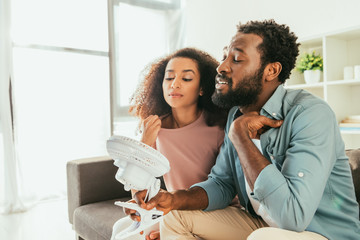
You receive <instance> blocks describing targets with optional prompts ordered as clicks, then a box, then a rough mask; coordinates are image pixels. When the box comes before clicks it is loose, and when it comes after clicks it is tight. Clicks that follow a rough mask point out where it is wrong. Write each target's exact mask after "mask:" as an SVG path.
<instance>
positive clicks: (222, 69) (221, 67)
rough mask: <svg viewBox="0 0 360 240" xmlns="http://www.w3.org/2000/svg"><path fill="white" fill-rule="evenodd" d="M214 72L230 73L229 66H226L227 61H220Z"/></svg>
mask: <svg viewBox="0 0 360 240" xmlns="http://www.w3.org/2000/svg"><path fill="white" fill-rule="evenodd" d="M216 71H217V72H218V73H227V72H230V67H229V64H228V61H227V59H225V60H224V61H222V62H221V63H220V65H219V66H218V67H217V68H216Z"/></svg>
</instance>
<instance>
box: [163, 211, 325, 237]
mask: <svg viewBox="0 0 360 240" xmlns="http://www.w3.org/2000/svg"><path fill="white" fill-rule="evenodd" d="M160 232H161V233H160V236H161V239H166V240H185V239H206V240H232V239H236V240H240V239H244V240H245V239H248V240H258V239H276V240H282V239H299V240H300V239H301V240H315V239H316V240H324V239H326V238H324V237H323V236H321V235H319V234H316V233H313V232H307V231H305V232H301V233H297V232H292V231H287V230H283V229H279V228H270V227H268V225H267V224H266V223H265V222H264V221H263V220H262V219H257V218H253V217H252V216H251V215H250V214H249V213H248V212H246V211H244V210H241V209H240V208H236V207H231V206H230V207H227V208H225V209H221V210H215V211H209V212H204V211H199V210H196V211H171V212H170V213H168V214H167V215H166V216H165V217H164V221H163V222H162V223H161V225H160Z"/></svg>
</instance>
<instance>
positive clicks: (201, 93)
mask: <svg viewBox="0 0 360 240" xmlns="http://www.w3.org/2000/svg"><path fill="white" fill-rule="evenodd" d="M203 94H204V92H203V90H202V88H200V93H199V95H200V96H202V95H203Z"/></svg>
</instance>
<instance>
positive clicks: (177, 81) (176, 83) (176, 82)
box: [171, 77, 181, 88]
mask: <svg viewBox="0 0 360 240" xmlns="http://www.w3.org/2000/svg"><path fill="white" fill-rule="evenodd" d="M180 87H181V81H180V79H179V77H175V78H174V80H173V81H172V83H171V88H180Z"/></svg>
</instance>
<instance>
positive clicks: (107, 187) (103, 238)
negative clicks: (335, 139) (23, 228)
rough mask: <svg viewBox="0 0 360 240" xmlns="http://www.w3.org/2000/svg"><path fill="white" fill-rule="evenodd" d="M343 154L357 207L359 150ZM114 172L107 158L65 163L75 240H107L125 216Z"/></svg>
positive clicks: (125, 194) (124, 195)
mask: <svg viewBox="0 0 360 240" xmlns="http://www.w3.org/2000/svg"><path fill="white" fill-rule="evenodd" d="M346 154H347V155H348V156H349V161H350V166H351V169H352V173H353V180H354V184H355V191H356V198H357V201H358V203H359V204H360V149H355V150H347V151H346ZM116 171H117V167H116V166H114V165H113V160H112V159H111V158H110V157H108V156H104V157H95V158H86V159H79V160H73V161H70V162H68V163H67V188H68V213H69V221H70V223H71V224H72V225H73V229H74V230H75V232H76V239H79V240H80V239H86V240H109V239H110V237H111V232H112V226H113V224H114V223H115V222H116V221H117V220H118V219H120V218H122V217H124V213H123V211H122V209H121V208H120V207H118V206H116V205H114V202H115V201H117V200H122V201H126V200H128V199H130V193H129V192H126V191H124V188H123V186H122V184H121V183H119V182H118V181H116V179H115V177H114V176H115V173H116ZM162 187H164V186H163V185H162Z"/></svg>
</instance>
